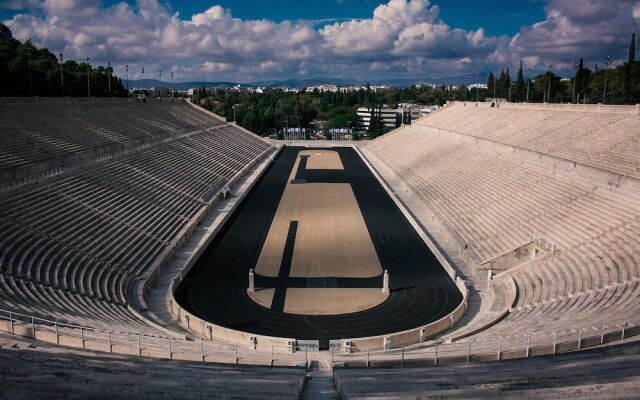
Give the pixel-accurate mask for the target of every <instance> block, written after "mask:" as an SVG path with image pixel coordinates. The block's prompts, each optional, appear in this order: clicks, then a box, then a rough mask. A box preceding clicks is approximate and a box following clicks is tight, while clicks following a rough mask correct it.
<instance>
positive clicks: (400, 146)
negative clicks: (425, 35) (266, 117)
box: [1, 98, 640, 398]
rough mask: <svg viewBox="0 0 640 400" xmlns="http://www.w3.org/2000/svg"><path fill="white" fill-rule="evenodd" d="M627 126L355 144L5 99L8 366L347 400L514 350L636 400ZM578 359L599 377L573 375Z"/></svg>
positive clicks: (478, 122)
mask: <svg viewBox="0 0 640 400" xmlns="http://www.w3.org/2000/svg"><path fill="white" fill-rule="evenodd" d="M106 115H108V116H109V117H108V118H106V117H105V116H106ZM26 116H29V118H26ZM639 118H640V112H639V109H638V107H637V106H602V105H600V106H598V105H595V106H572V105H552V104H544V105H541V104H502V105H501V106H499V107H497V108H496V107H491V105H490V103H478V104H476V103H466V104H465V103H451V104H449V105H447V106H446V107H444V108H443V109H441V110H439V111H437V112H435V113H433V114H431V115H428V116H426V117H423V118H421V119H419V120H417V121H414V123H413V124H412V125H406V126H403V127H401V128H399V129H397V130H395V131H393V132H391V133H389V134H387V135H385V136H383V137H381V138H379V139H376V140H374V141H371V142H368V143H366V145H363V143H364V142H360V143H357V142H353V143H346V142H325V143H322V144H323V146H322V147H317V146H318V145H317V143H316V144H311V146H315V147H306V146H305V147H301V146H302V145H303V144H304V143H301V142H298V143H282V142H268V141H264V140H261V139H259V138H257V137H256V136H254V135H253V134H251V133H249V132H246V131H244V130H243V129H241V128H239V127H237V126H236V125H234V124H229V123H225V122H222V121H221V120H220V119H219V118H217V117H216V116H215V115H212V114H210V113H208V112H206V111H204V110H202V109H199V108H197V107H196V106H194V105H192V104H190V103H188V102H185V101H182V100H180V101H178V100H177V99H176V100H175V102H169V103H167V102H149V103H144V104H140V103H136V102H132V101H130V100H126V99H124V100H111V99H109V100H99V99H92V100H86V99H69V100H67V101H62V100H55V99H39V100H37V101H34V100H33V99H8V98H7V99H4V100H3V105H2V121H3V126H2V129H3V143H4V145H3V149H4V150H3V160H4V161H3V165H4V167H3V171H2V176H3V182H4V183H3V196H2V197H3V201H2V224H3V229H2V241H1V242H2V272H3V273H2V288H3V290H2V309H3V310H2V330H3V331H4V332H6V333H11V334H12V335H15V336H7V337H4V339H3V340H4V342H5V343H11V344H12V346H13V347H17V348H22V347H30V346H32V345H31V344H29V343H36V345H35V347H36V348H37V351H32V352H29V356H28V358H27V359H26V360H22V358H13V357H11V353H12V351H13V350H11V351H8V352H7V351H3V352H2V353H3V357H4V359H5V361H6V362H5V363H3V364H4V365H5V366H4V367H3V368H7V369H15V368H18V369H19V370H24V369H28V368H33V366H30V364H31V363H39V364H41V363H45V364H49V363H52V364H53V363H54V360H56V359H57V358H58V357H59V356H60V355H62V356H64V357H67V358H69V359H70V360H73V361H70V362H72V363H74V364H75V363H80V364H79V365H84V364H89V363H100V362H104V363H109V362H110V361H109V360H111V358H110V357H113V355H114V354H117V355H118V358H117V360H119V361H118V362H121V363H128V364H131V365H133V366H135V368H132V369H131V370H130V371H129V370H127V371H128V372H127V373H130V374H132V375H133V374H135V373H136V372H134V371H136V369H138V370H139V369H144V366H145V365H146V366H150V365H152V364H150V363H153V365H154V368H156V366H157V368H165V369H167V368H170V369H172V370H173V371H174V373H175V372H178V371H182V369H184V371H195V372H185V373H189V374H192V377H193V379H194V380H195V379H197V377H198V376H199V375H198V374H201V372H198V371H200V369H199V368H200V367H199V365H195V364H194V362H200V363H202V362H204V363H205V364H206V365H204V366H203V367H202V368H205V369H204V370H203V371H205V370H206V371H210V372H211V371H218V370H217V369H218V368H219V372H220V374H221V376H223V375H224V374H225V373H226V372H227V371H228V370H229V369H230V367H228V366H226V365H223V364H227V363H229V364H232V365H233V368H231V369H232V370H233V371H235V372H236V373H237V372H240V373H241V374H240V375H239V376H238V377H237V379H239V382H238V385H240V386H244V385H243V384H242V382H243V381H244V380H245V379H253V376H254V375H253V374H256V375H258V376H261V377H262V378H260V379H264V380H266V382H265V383H264V385H265V389H264V390H268V389H267V388H269V387H270V388H271V389H272V390H274V392H273V393H274V395H278V396H280V395H282V396H284V397H287V396H288V395H291V396H293V397H296V396H297V395H299V394H300V393H302V391H303V384H304V382H305V373H306V370H307V369H308V368H309V367H310V366H311V365H312V364H313V363H320V364H322V365H321V366H316V368H318V369H324V368H328V369H329V370H330V371H331V373H332V375H331V376H332V377H333V378H332V379H333V380H334V382H335V385H336V387H337V388H338V390H339V391H340V394H341V395H342V396H343V397H345V398H356V397H358V398H359V397H360V396H363V395H364V396H366V395H367V393H369V391H374V390H375V391H377V390H393V391H394V392H391V393H388V395H389V396H398V395H399V396H402V395H406V394H407V393H405V392H403V391H404V390H410V389H408V388H407V386H405V385H408V384H409V382H413V380H414V379H417V376H422V374H424V375H425V376H427V377H429V378H420V379H421V380H422V379H426V380H427V381H426V382H424V385H426V386H429V385H433V384H434V383H433V382H431V383H429V379H434V380H436V379H441V378H435V377H434V378H430V376H431V372H434V373H436V374H442V373H444V372H441V371H437V372H436V371H434V368H435V369H436V370H437V369H439V368H443V369H444V368H446V369H447V370H448V371H456V370H457V368H464V369H463V371H465V372H464V373H465V374H468V373H469V372H470V370H473V369H474V368H478V369H482V370H483V371H493V370H494V369H495V370H500V371H505V370H506V371H509V370H511V369H512V370H513V373H515V372H516V371H517V370H520V369H521V368H528V367H527V365H528V364H526V363H525V364H524V366H522V364H520V363H523V362H525V361H523V359H525V360H526V361H529V360H528V359H529V358H531V362H532V363H546V364H553V365H556V366H559V365H560V366H561V365H562V363H569V364H571V365H572V367H571V368H567V369H563V370H562V372H558V371H555V372H554V374H557V373H560V374H561V376H562V378H563V379H565V380H569V382H570V383H571V384H572V385H578V386H579V387H583V388H584V390H586V387H588V388H589V390H592V389H593V387H594V386H596V385H597V386H598V387H599V388H600V389H598V391H597V393H599V394H598V395H602V393H613V394H615V395H620V394H625V393H626V394H627V395H632V393H633V390H635V389H634V386H635V385H631V386H625V385H624V384H621V382H624V381H626V380H628V379H632V380H633V379H635V378H637V371H635V367H634V365H635V363H636V362H637V351H635V350H634V349H637V347H635V346H636V345H635V344H630V343H634V339H633V337H634V336H635V335H636V334H637V333H638V332H640V328H639V320H638V314H637V312H638V310H637V307H638V304H639V303H638V299H637V296H638V293H639V288H638V265H640V264H639V263H638V258H639V257H640V256H639V255H638V253H637V242H638V241H637V236H636V235H637V232H636V230H637V228H638V226H637V224H636V222H637V221H636V220H637V218H638V215H640V203H639V202H638V200H637V199H636V197H637V196H636V193H637V191H638V187H637V182H636V179H637V173H638V171H637V162H636V161H634V157H636V154H637V153H638V152H637V149H635V147H634V146H635V143H636V141H637V136H638V129H637V127H638V126H639V125H638V122H640V121H639ZM113 121H117V123H114V122H113ZM514 121H516V122H514ZM71 126H73V127H75V128H74V129H73V130H72V129H70V127H71ZM54 127H55V128H54ZM15 132H21V133H23V134H22V135H15V134H12V133H15ZM71 132H73V133H72V134H71ZM578 138H580V139H581V140H577V139H578ZM307 143H309V142H307ZM593 149H597V151H594V150H593ZM452 160H456V162H455V163H452ZM314 199H315V201H314ZM292 221H295V222H296V224H293V223H292ZM294 227H295V229H294ZM383 268H384V269H383ZM250 271H251V274H252V275H253V276H252V277H250V276H249V274H250ZM383 271H387V278H386V279H388V282H387V283H385V282H384V280H385V277H384V272H383ZM29 338H30V339H35V340H36V342H30V341H28V340H27V339H29ZM629 341H631V342H629ZM611 345H615V346H613V347H611ZM58 346H61V347H58ZM4 347H5V346H3V348H4ZM583 349H591V350H589V352H588V353H587V354H589V356H588V357H589V358H588V360H589V361H588V362H589V363H591V362H593V364H594V365H597V364H599V363H605V364H606V365H607V368H606V369H607V371H606V373H605V371H604V370H603V371H599V372H598V374H597V375H591V376H590V380H589V381H587V382H584V381H582V375H581V373H579V372H578V371H577V370H576V369H575V368H577V367H575V363H576V362H577V363H578V365H580V367H579V369H580V370H582V369H583V368H586V367H585V364H586V362H585V361H582V360H583V358H582V357H584V356H582V355H576V354H582V351H581V352H579V353H576V351H577V350H583ZM82 350H86V351H92V352H91V353H83V352H82ZM67 351H68V353H67ZM95 351H97V353H95ZM104 353H111V354H109V355H105V354H104ZM564 353H569V355H565V354H564ZM634 354H635V356H634ZM542 355H550V356H547V357H538V356H542ZM102 357H105V358H104V360H103V361H101V360H102ZM549 357H551V358H549ZM141 358H142V359H141ZM159 358H160V359H161V358H168V359H172V360H188V361H191V362H184V364H183V363H181V362H174V363H172V364H171V366H170V367H168V366H167V365H165V363H163V362H162V360H159ZM539 358H540V359H539ZM621 358H622V359H624V360H625V361H624V362H621V361H619V359H621ZM510 359H518V360H519V361H516V362H517V364H511V362H512V361H504V362H493V363H491V361H494V360H510ZM151 360H153V361H151ZM487 362H489V363H487ZM210 363H211V365H209V364H210ZM219 363H222V364H219ZM580 363H585V364H580ZM16 364H17V365H16ZM254 364H258V365H263V367H257V366H255V365H254ZM445 364H446V366H445ZM449 364H451V365H449ZM546 364H545V365H546ZM434 365H438V367H434ZM512 365H513V366H512ZM534 365H535V364H534ZM589 365H591V364H589ZM613 365H615V367H613ZM245 366H246V367H245ZM279 366H281V367H282V368H277V367H279ZM402 366H404V368H403V367H402ZM398 367H400V368H401V369H398ZM52 368H55V367H54V366H52ZM58 368H60V366H58ZM67 368H70V367H69V366H67V367H64V368H63V370H66V369H67ZM260 368H264V370H261V369H260ZM588 368H592V367H588ZM593 368H596V367H593ZM45 370H46V369H45ZM320 372H321V371H318V373H320ZM42 373H44V371H42ZM120 373H122V372H120ZM178 373H181V372H178ZM518 373H520V374H523V372H522V371H519V372H518ZM230 374H232V373H231V372H230ZM263 375H264V376H263ZM471 375H475V374H473V372H472V373H471ZM540 375H544V374H542V373H540ZM4 376H5V378H3V379H7V381H6V382H7V384H6V385H4V386H5V388H8V387H9V386H13V385H14V384H17V383H18V382H19V381H18V380H15V381H14V380H13V379H14V378H12V377H13V376H14V375H13V374H11V373H8V372H7V375H4ZM372 376H377V377H379V378H380V383H379V385H382V386H379V387H377V386H376V387H372V385H375V384H374V383H373V382H372V381H371V379H372V378H371V377H372ZM437 376H439V375H437ZM110 378H111V379H123V378H121V377H119V376H112V377H110ZM15 379H18V378H15ZM105 379H106V378H105ZM190 379H191V378H190ZM467 379H468V381H464V382H465V383H464V385H468V389H469V390H472V388H477V387H478V385H479V383H478V382H473V380H472V379H471V378H467ZM503 379H505V384H506V383H507V382H509V380H511V379H513V378H510V377H509V378H503ZM535 379H542V378H539V376H538V373H536V375H534V376H532V377H531V380H532V382H533V381H535ZM221 380H222V378H221ZM281 380H284V381H285V382H286V385H284V386H281V385H280V383H278V382H280V381H281ZM307 380H308V379H307ZM223 382H224V384H225V385H226V384H228V383H229V381H227V380H224V381H223ZM395 382H397V383H395ZM67 383H68V384H69V385H71V383H70V382H67ZM98 383H99V384H102V385H108V382H98ZM221 383H222V382H221ZM221 383H218V385H219V384H221ZM616 384H617V385H616ZM149 385H151V383H149ZM412 385H413V384H412ZM145 386H146V385H145ZM531 386H534V384H533V383H531ZM550 386H551V388H550V389H549V390H551V389H553V385H550ZM196 387H199V386H198V385H196ZM216 387H217V386H216V384H215V383H214V384H212V385H211V388H212V389H211V390H215V388H216ZM463 387H464V386H463ZM605 388H606V390H605ZM614 388H618V389H615V390H614ZM625 388H626V389H625ZM218 389H219V388H218ZM34 390H35V389H34ZM46 390H48V388H47V389H46ZM246 390H251V388H250V387H248V388H246ZM494 390H495V389H494ZM528 390H531V389H529V388H527V386H526V385H525V386H524V387H523V388H521V391H514V392H510V393H511V394H512V395H519V394H522V393H525V394H528V395H529V394H532V393H538V392H535V391H534V392H532V393H529V392H528ZM610 390H614V391H613V392H609V391H610ZM619 390H622V392H620V391H619ZM624 390H629V391H628V392H624ZM395 391H397V392H395ZM174 393H175V392H174ZM261 393H263V394H264V393H270V392H268V391H266V392H261ZM376 393H377V392H376ZM436 393H442V394H443V395H446V394H447V391H446V390H443V391H437V392H436ZM456 393H458V394H460V393H462V397H465V394H464V393H465V392H464V391H462V392H456ZM466 393H467V394H468V393H470V392H466ZM480 393H482V392H480ZM488 393H489V394H491V393H493V394H495V392H492V391H488ZM540 393H543V394H544V393H548V392H547V391H543V392H540ZM560 393H562V392H560ZM245 394H247V393H245ZM256 394H257V393H256ZM545 395H546V394H545Z"/></svg>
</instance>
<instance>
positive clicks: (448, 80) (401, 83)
mask: <svg viewBox="0 0 640 400" xmlns="http://www.w3.org/2000/svg"><path fill="white" fill-rule="evenodd" d="M486 76H487V74H486V73H481V74H480V80H479V81H477V79H476V76H473V77H470V79H469V80H467V84H469V85H470V84H473V83H476V82H479V83H485V82H486ZM127 83H128V86H127ZM367 83H369V84H371V85H387V86H394V87H409V86H411V85H416V84H419V83H423V84H424V83H435V84H440V85H445V86H449V85H450V84H453V85H454V86H456V85H462V84H463V83H465V79H464V76H453V77H443V78H428V77H427V78H391V79H378V80H371V81H370V82H362V81H359V80H356V79H345V78H308V79H296V78H292V79H284V80H267V81H256V82H250V83H239V82H228V81H215V82H205V81H200V82H175V83H171V82H165V81H159V80H157V79H145V80H144V81H143V80H142V79H137V80H129V81H127V80H126V79H123V80H122V84H123V85H124V86H125V87H128V88H129V89H133V88H134V87H136V88H141V87H143V86H144V87H145V88H147V89H149V88H152V87H158V86H164V87H169V88H172V89H174V90H188V89H191V88H201V87H203V86H204V87H206V88H230V87H234V86H237V85H240V86H241V87H245V88H246V87H268V88H278V87H288V88H299V89H304V88H307V87H309V86H319V85H337V86H365V85H366V84H367Z"/></svg>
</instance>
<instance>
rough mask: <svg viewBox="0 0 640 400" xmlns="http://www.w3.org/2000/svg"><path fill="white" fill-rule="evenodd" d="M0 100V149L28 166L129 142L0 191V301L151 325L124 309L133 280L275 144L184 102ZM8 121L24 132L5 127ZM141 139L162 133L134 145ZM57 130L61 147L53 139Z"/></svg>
mask: <svg viewBox="0 0 640 400" xmlns="http://www.w3.org/2000/svg"><path fill="white" fill-rule="evenodd" d="M0 109H1V110H2V116H3V119H2V121H3V124H4V125H5V126H11V127H12V128H6V127H5V128H3V135H2V141H3V144H4V143H5V142H6V143H7V146H4V145H3V146H0V148H2V149H3V150H2V151H3V152H4V151H6V152H7V154H9V155H12V156H15V157H14V160H18V159H20V160H23V161H24V163H25V165H30V166H33V165H42V164H39V163H41V162H42V160H43V159H45V158H46V157H49V156H51V155H52V154H55V157H56V159H57V160H58V161H60V160H62V161H60V162H63V161H64V159H65V157H67V156H71V155H78V154H81V153H82V152H85V151H90V153H91V154H92V155H95V154H98V153H99V152H100V151H102V150H105V149H108V148H109V146H111V145H113V144H114V143H115V144H116V145H117V146H118V150H127V149H129V150H130V151H124V152H123V153H121V154H119V155H117V156H115V157H111V158H108V159H105V160H103V161H99V162H98V161H96V162H92V163H89V164H86V165H84V166H83V167H82V168H75V169H72V170H68V171H63V173H60V174H57V175H55V176H52V177H49V178H47V179H43V180H40V181H37V182H32V183H27V184H24V185H20V186H17V187H13V188H10V189H7V190H5V191H3V192H2V198H1V199H0V225H1V226H2V229H1V230H0V255H1V256H0V260H1V264H0V265H1V272H2V274H0V285H1V287H2V290H0V307H3V308H5V309H10V310H13V311H18V312H23V313H29V314H31V315H36V316H44V317H46V318H50V319H56V320H59V321H61V322H66V323H72V324H78V325H84V326H90V327H94V328H109V329H112V330H120V331H123V332H138V333H149V334H153V333H156V334H157V333H158V332H157V331H156V330H155V329H153V328H152V327H150V326H149V325H147V324H145V323H143V322H141V321H139V320H138V318H136V316H135V315H133V314H132V313H131V312H130V310H129V309H128V306H129V305H131V304H132V303H133V304H135V303H134V302H135V301H137V300H136V293H134V291H135V290H137V289H136V282H138V281H139V280H141V279H146V278H148V277H149V276H150V275H151V274H152V273H153V272H154V271H155V270H156V269H158V268H160V267H162V266H163V265H164V264H165V263H166V262H167V261H168V260H169V259H170V258H171V256H172V254H173V253H174V251H175V248H176V246H179V245H180V244H181V243H182V242H183V241H184V239H185V237H186V236H188V235H189V233H190V231H192V230H193V229H194V228H195V226H197V223H198V222H199V220H200V219H201V218H202V217H203V215H205V214H206V213H207V210H208V208H209V207H210V206H211V204H212V202H213V201H214V200H215V198H214V197H215V196H216V195H217V194H218V193H219V192H220V190H224V188H225V187H226V186H229V185H231V184H232V181H233V178H234V176H236V175H237V174H238V173H241V172H242V171H243V170H244V169H245V168H246V167H247V166H248V165H251V164H252V163H253V162H254V161H256V160H257V159H259V158H260V157H261V156H263V155H264V154H265V152H268V151H270V149H271V146H270V145H269V144H267V143H265V142H264V141H262V140H261V139H259V138H258V137H256V136H254V135H252V134H249V133H246V132H245V131H242V130H240V129H237V128H235V127H234V126H232V125H226V124H223V123H222V122H221V121H220V120H219V119H217V118H215V117H212V116H211V115H209V114H206V113H205V112H202V111H198V110H197V109H196V108H194V107H193V106H191V105H189V104H187V103H184V102H175V103H155V104H136V103H133V104H129V103H127V102H115V103H110V102H106V103H100V104H93V103H77V102H73V103H71V104H66V103H62V104H57V103H47V102H41V103H38V104H26V105H25V104H17V105H13V104H12V105H8V106H6V105H3V106H2V108H0ZM5 116H6V117H7V119H6V120H5V119H4V117H5ZM87 121H88V122H87ZM56 125H59V126H60V128H56V129H53V127H54V126H56ZM76 127H77V129H76ZM16 130H19V131H20V132H21V134H20V135H15V134H13V135H11V132H14V133H15V132H16ZM63 132H73V133H72V134H71V133H70V134H68V135H67V134H65V133H63ZM105 132H109V133H108V134H107V133H105ZM178 132H180V134H178ZM145 137H153V138H162V140H161V141H159V142H154V143H155V144H151V145H149V146H145V147H143V148H137V147H135V146H136V144H140V143H142V142H143V141H144V138H145ZM56 138H57V139H58V140H60V141H61V142H62V141H64V143H65V146H67V147H63V146H60V147H51V146H49V144H51V143H52V142H53V140H52V139H56ZM19 148H24V149H26V150H25V151H26V153H25V154H24V155H20V154H19V152H18V151H14V150H15V149H19ZM6 159H7V160H10V159H11V157H10V156H7V157H6ZM47 160H50V158H47ZM2 167H3V170H5V169H11V168H14V167H19V164H18V163H15V162H13V161H7V163H4V162H3V164H2Z"/></svg>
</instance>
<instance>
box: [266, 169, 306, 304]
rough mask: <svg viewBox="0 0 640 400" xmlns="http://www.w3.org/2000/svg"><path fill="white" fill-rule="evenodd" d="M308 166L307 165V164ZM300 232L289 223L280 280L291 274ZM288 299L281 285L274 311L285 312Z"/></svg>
mask: <svg viewBox="0 0 640 400" xmlns="http://www.w3.org/2000/svg"><path fill="white" fill-rule="evenodd" d="M305 164H306V163H305ZM297 232H298V221H291V222H289V232H288V233H287V241H286V243H285V245H284V252H283V253H282V261H281V262H280V271H278V278H288V277H289V274H290V273H291V261H292V260H293V247H294V246H295V243H296V234H297ZM286 298H287V287H286V286H282V285H279V286H277V287H276V290H275V291H274V293H273V300H271V309H272V310H273V311H279V312H282V311H284V301H285V299H286Z"/></svg>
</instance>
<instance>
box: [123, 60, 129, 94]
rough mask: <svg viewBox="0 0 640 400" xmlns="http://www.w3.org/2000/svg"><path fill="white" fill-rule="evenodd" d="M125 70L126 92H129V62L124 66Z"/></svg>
mask: <svg viewBox="0 0 640 400" xmlns="http://www.w3.org/2000/svg"><path fill="white" fill-rule="evenodd" d="M124 68H125V71H126V73H127V94H128V93H129V64H127V65H125V66H124Z"/></svg>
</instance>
